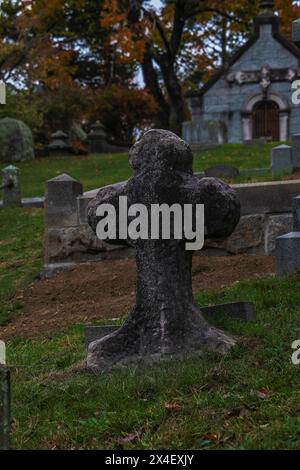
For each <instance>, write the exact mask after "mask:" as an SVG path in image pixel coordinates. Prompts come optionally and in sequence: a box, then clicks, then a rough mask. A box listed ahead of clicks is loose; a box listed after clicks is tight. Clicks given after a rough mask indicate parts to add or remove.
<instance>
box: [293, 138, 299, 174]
mask: <svg viewBox="0 0 300 470" xmlns="http://www.w3.org/2000/svg"><path fill="white" fill-rule="evenodd" d="M292 144H293V152H292V159H293V167H294V168H295V169H299V168H300V134H295V135H293V136H292Z"/></svg>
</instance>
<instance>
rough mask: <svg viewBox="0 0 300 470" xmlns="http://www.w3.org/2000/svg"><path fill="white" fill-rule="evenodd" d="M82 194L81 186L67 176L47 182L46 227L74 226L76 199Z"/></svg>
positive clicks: (75, 220) (63, 175) (76, 221)
mask: <svg viewBox="0 0 300 470" xmlns="http://www.w3.org/2000/svg"><path fill="white" fill-rule="evenodd" d="M82 192H83V188H82V184H81V183H80V182H79V181H77V180H75V179H74V178H72V177H71V176H69V175H67V174H62V175H59V176H56V177H55V178H53V179H51V180H48V181H47V183H46V194H45V225H46V227H62V226H76V225H77V224H78V220H77V197H78V196H80V195H81V194H82Z"/></svg>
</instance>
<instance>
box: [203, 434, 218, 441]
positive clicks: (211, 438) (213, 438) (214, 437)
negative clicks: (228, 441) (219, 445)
mask: <svg viewBox="0 0 300 470" xmlns="http://www.w3.org/2000/svg"><path fill="white" fill-rule="evenodd" d="M202 437H203V439H205V440H207V441H211V442H219V441H220V434H217V433H212V434H204V436H202Z"/></svg>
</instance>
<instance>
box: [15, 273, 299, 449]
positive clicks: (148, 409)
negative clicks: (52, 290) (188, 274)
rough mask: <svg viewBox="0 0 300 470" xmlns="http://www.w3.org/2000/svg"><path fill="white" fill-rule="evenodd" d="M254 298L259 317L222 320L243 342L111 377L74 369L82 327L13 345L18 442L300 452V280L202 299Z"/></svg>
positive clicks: (253, 284) (257, 284)
mask: <svg viewBox="0 0 300 470" xmlns="http://www.w3.org/2000/svg"><path fill="white" fill-rule="evenodd" d="M244 298H247V299H251V300H254V301H255V302H256V306H257V311H258V318H257V321H256V322H255V323H243V322H241V321H232V320H231V321H228V320H225V319H224V320H223V321H219V324H218V326H221V327H223V328H224V329H226V330H228V331H230V332H232V333H234V334H237V335H238V336H239V337H240V340H241V344H240V346H238V347H237V348H236V349H234V350H233V351H232V352H231V353H230V354H229V355H228V356H227V357H225V358H220V357H218V356H215V355H213V354H209V355H206V356H205V357H202V358H198V359H195V358H194V359H190V360H187V361H184V362H178V361H174V362H172V363H165V364H164V365H159V366H155V367H153V368H149V367H147V369H143V368H141V369H140V368H131V369H129V370H127V371H126V372H125V371H122V372H120V371H119V372H114V373H111V374H109V375H105V376H95V375H93V374H88V373H84V372H74V371H72V370H70V369H69V367H70V366H71V365H72V364H74V363H77V362H78V361H81V360H83V359H84V357H85V349H84V344H83V327H81V326H76V325H74V326H73V327H71V328H69V329H67V330H66V331H64V332H61V333H59V334H53V335H49V336H47V337H45V336H44V337H41V338H36V339H35V340H18V339H15V340H13V341H12V342H10V343H9V344H8V353H9V363H10V364H11V365H14V364H15V365H19V366H22V365H23V366H25V367H15V368H13V372H12V398H13V416H14V425H13V447H14V448H17V449H45V448H47V449H61V448H69V449H74V448H77V449H78V448H80V449H122V448H124V449H187V448H188V449H299V447H300V407H299V393H300V388H299V386H300V374H299V367H300V366H298V367H297V366H294V365H292V363H291V354H292V349H291V343H292V342H293V341H294V340H295V339H297V338H299V337H300V327H299V315H300V278H299V277H291V278H286V279H281V280H279V279H275V278H272V277H271V278H266V279H264V280H259V281H249V282H241V283H239V284H237V285H236V286H235V287H234V288H231V289H227V290H225V291H223V292H221V293H215V294H210V295H206V294H200V295H198V298H197V300H198V302H199V303H200V304H202V305H203V304H208V303H210V302H220V301H224V300H226V301H227V300H235V299H244Z"/></svg>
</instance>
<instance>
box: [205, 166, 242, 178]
mask: <svg viewBox="0 0 300 470" xmlns="http://www.w3.org/2000/svg"><path fill="white" fill-rule="evenodd" d="M204 175H205V176H206V177H211V178H236V177H238V176H240V172H239V170H238V168H236V167H234V166H229V165H216V166H212V167H209V168H207V169H206V170H205V171H204Z"/></svg>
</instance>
